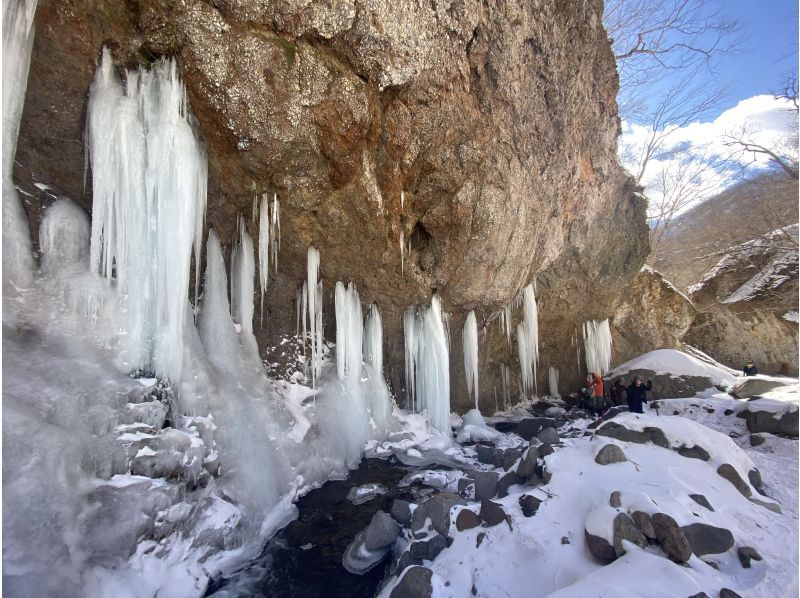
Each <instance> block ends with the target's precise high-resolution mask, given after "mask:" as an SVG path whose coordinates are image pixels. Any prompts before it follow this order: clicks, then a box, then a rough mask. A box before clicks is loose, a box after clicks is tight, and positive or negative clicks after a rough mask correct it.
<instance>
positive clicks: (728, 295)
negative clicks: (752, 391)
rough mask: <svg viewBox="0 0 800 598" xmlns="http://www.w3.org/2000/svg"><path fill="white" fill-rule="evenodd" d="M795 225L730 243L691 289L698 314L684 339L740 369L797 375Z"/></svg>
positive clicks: (796, 255)
mask: <svg viewBox="0 0 800 598" xmlns="http://www.w3.org/2000/svg"><path fill="white" fill-rule="evenodd" d="M797 275H798V253H797V225H796V224H795V225H793V226H789V227H786V228H784V229H780V230H778V231H774V232H773V233H770V234H769V235H765V236H763V237H759V238H757V239H754V240H752V241H748V242H747V243H743V244H741V245H737V246H734V247H731V248H730V249H729V250H728V253H727V254H726V255H724V256H723V257H722V259H721V260H720V261H719V263H718V264H717V265H716V266H715V267H714V268H713V269H711V270H710V271H709V272H708V273H707V274H706V275H705V276H704V277H703V280H702V281H701V282H700V283H698V284H697V285H695V286H694V287H692V288H691V291H692V295H691V298H692V301H693V303H694V304H695V305H696V306H697V310H698V315H697V318H695V321H694V323H693V324H692V327H691V328H690V329H689V331H688V332H687V334H686V336H685V337H684V339H683V340H684V341H685V342H687V343H689V344H690V345H693V346H695V347H698V348H699V349H701V350H703V351H705V352H706V353H708V354H710V355H712V356H713V357H714V358H715V359H717V360H719V361H722V362H723V363H727V364H730V365H731V366H733V367H741V366H742V365H743V364H744V363H745V362H746V361H747V360H748V358H752V359H753V360H754V362H755V364H756V365H757V366H758V368H759V370H760V372H761V373H764V374H785V375H791V376H797V371H798V370H797V360H798V352H797V336H798V326H797V322H798V318H797V301H798V283H797Z"/></svg>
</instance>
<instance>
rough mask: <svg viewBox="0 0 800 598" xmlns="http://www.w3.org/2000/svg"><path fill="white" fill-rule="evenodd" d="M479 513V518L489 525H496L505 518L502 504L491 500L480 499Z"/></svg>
mask: <svg viewBox="0 0 800 598" xmlns="http://www.w3.org/2000/svg"><path fill="white" fill-rule="evenodd" d="M479 515H480V517H481V519H483V520H484V521H485V522H486V523H487V524H488V525H490V526H492V525H497V524H498V523H502V522H503V521H505V520H506V513H505V511H503V507H502V505H499V504H498V503H496V502H492V501H491V500H482V501H481V510H480V513H479Z"/></svg>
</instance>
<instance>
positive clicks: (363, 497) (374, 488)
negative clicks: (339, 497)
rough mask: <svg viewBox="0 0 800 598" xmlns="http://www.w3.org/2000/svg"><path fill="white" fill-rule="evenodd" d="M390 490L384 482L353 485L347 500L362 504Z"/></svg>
mask: <svg viewBox="0 0 800 598" xmlns="http://www.w3.org/2000/svg"><path fill="white" fill-rule="evenodd" d="M387 492H389V489H388V488H387V487H386V486H384V485H383V484H378V483H377V482H373V483H370V484H361V485H360V486H353V487H352V488H350V490H349V491H348V493H347V500H349V501H350V502H351V503H353V504H354V505H362V504H364V503H365V502H369V501H371V500H372V499H373V498H377V497H378V496H381V495H383V494H386V493H387Z"/></svg>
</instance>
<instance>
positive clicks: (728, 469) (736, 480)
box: [717, 463, 753, 498]
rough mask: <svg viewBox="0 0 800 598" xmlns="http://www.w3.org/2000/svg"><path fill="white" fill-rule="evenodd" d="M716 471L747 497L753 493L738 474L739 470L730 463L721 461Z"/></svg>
mask: <svg viewBox="0 0 800 598" xmlns="http://www.w3.org/2000/svg"><path fill="white" fill-rule="evenodd" d="M717 473H718V474H719V475H721V476H722V477H723V478H725V479H726V480H728V481H729V482H730V483H731V484H733V485H734V487H735V488H736V489H737V490H738V491H739V492H740V493H741V494H742V496H745V497H747V498H749V497H750V495H752V494H753V491H752V490H750V486H748V485H747V483H746V482H745V481H744V480H743V479H742V477H741V476H740V475H739V472H738V471H736V469H735V468H734V467H733V465H731V464H730V463H723V464H722V465H720V466H719V467H718V468H717Z"/></svg>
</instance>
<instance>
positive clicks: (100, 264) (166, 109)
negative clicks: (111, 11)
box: [86, 48, 207, 381]
mask: <svg viewBox="0 0 800 598" xmlns="http://www.w3.org/2000/svg"><path fill="white" fill-rule="evenodd" d="M87 115H88V116H87V131H86V138H87V142H88V155H89V161H90V164H91V168H92V183H93V204H92V239H91V240H92V243H91V250H90V261H91V268H92V270H93V271H94V272H97V273H99V274H101V275H102V276H105V277H106V278H113V279H115V280H116V286H117V289H118V297H119V299H118V300H119V309H120V313H121V314H123V318H122V320H123V321H122V322H121V326H122V331H121V336H123V337H124V350H125V355H124V360H123V363H124V366H125V367H127V368H128V369H130V370H150V371H154V372H155V373H157V374H158V375H159V376H162V377H164V378H168V379H170V380H174V381H178V380H180V378H181V368H182V365H183V363H182V362H183V336H184V334H183V333H184V325H185V323H186V318H185V316H186V313H187V312H186V309H187V305H188V301H187V289H188V287H189V270H190V266H191V258H192V248H193V247H194V253H195V261H196V262H198V261H199V260H198V257H199V240H200V239H202V224H203V215H204V213H205V205H206V186H207V184H206V179H207V171H206V168H207V167H206V156H205V150H204V149H203V146H202V144H201V143H200V141H199V139H198V137H197V135H196V133H195V131H194V130H193V128H192V126H191V125H190V124H189V115H188V110H187V107H186V93H185V89H184V86H183V83H182V82H181V80H180V77H179V76H178V73H177V67H176V64H175V61H174V60H160V61H159V62H157V63H156V64H155V65H154V66H153V68H152V69H151V70H149V71H141V72H139V71H129V72H128V73H127V78H126V84H125V86H124V87H123V85H122V83H120V81H119V80H118V78H117V76H116V74H115V72H114V65H113V63H112V60H111V53H110V51H109V50H108V48H104V50H103V55H102V59H101V63H100V67H99V68H98V69H97V72H96V74H95V78H94V81H93V83H92V86H91V88H90V91H89V105H88V109H87Z"/></svg>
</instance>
